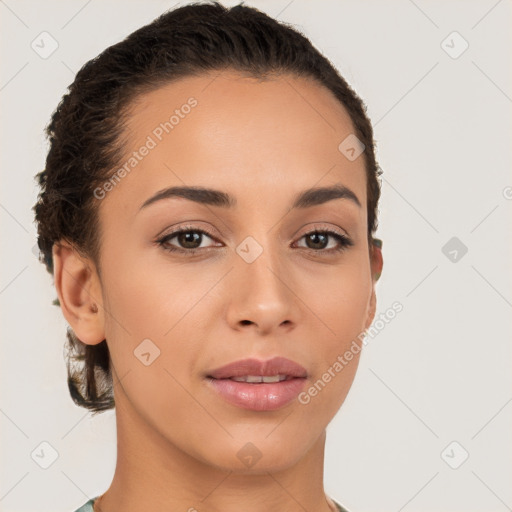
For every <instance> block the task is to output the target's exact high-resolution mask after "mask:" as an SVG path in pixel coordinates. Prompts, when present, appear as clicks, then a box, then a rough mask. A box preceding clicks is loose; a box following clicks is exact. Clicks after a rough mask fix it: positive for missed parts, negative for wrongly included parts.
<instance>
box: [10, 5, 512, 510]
mask: <svg viewBox="0 0 512 512" xmlns="http://www.w3.org/2000/svg"><path fill="white" fill-rule="evenodd" d="M184 3H186V2H182V4H184ZM236 3H238V1H233V2H232V1H229V2H228V1H226V2H224V4H225V5H235V4H236ZM247 3H248V4H249V5H253V6H255V7H258V8H259V9H261V10H263V11H266V12H267V13H269V14H270V15H272V16H274V17H278V19H280V20H282V21H286V22H289V23H292V24H294V25H296V26H297V28H299V29H301V30H302V31H304V32H305V34H306V35H307V36H308V37H310V39H311V40H312V42H313V43H314V44H315V45H316V46H317V47H318V48H319V49H320V50H321V51H322V52H324V53H325V54H326V55H327V56H328V57H329V58H330V59H331V60H332V61H333V62H334V64H335V65H336V66H337V67H338V69H339V70H340V71H341V73H342V74H343V75H344V76H345V77H346V79H347V80H348V81H349V82H350V83H351V84H352V85H353V86H354V87H355V89H356V91H357V92H358V93H359V94H360V95H361V96H362V97H363V99H364V100H365V102H366V103H367V105H368V113H369V115H370V117H371V119H372V122H373V124H374V127H375V133H376V141H377V145H378V159H379V162H380V165H381V167H382V169H383V171H384V174H383V182H382V189H383V197H382V201H381V205H380V227H379V230H378V236H380V237H381V238H382V239H383V240H384V246H383V252H384V262H385V263H384V272H383V275H382V277H381V280H380V281H379V282H378V285H377V293H378V301H379V311H380V312H383V311H385V310H387V309H388V308H389V307H390V306H391V304H392V303H393V302H394V301H399V302H400V303H402V304H403V308H404V309H403V311H402V312H401V313H399V314H398V315H397V316H396V317H395V319H394V320H393V321H391V322H390V323H389V324H387V325H386V326H385V328H384V329H382V330H380V332H379V334H378V335H377V336H376V337H374V338H373V339H371V340H369V342H368V344H367V346H366V347H365V349H364V351H363V355H362V359H361V363H360V367H359V371H358V374H357V376H356V379H355V382H354V385H353V388H352V390H351V391H350V393H349V396H348V398H347V400H346V402H345V404H344V405H343V407H342V408H341V410H340V412H339V413H338V415H337V416H336V418H335V419H334V420H333V422H332V423H331V424H330V425H329V427H328V440H327V451H326V464H325V486H326V492H327V493H328V494H329V495H331V496H332V497H333V498H335V499H337V500H339V501H340V502H341V503H343V504H344V505H345V506H346V507H348V508H349V509H350V510H351V512H358V511H382V512H384V511H386V512H390V511H396V512H399V511H402V510H403V511H405V512H408V511H411V512H412V511H427V510H428V511H449V510H465V511H466V512H473V511H486V512H491V511H496V512H500V511H505V510H512V486H511V485H510V482H512V440H511V432H512V428H511V427H512V403H511V402H512V386H511V382H512V372H511V366H512V358H511V355H512V354H511V352H512V346H511V331H512V328H511V322H510V319H511V307H512V286H511V281H512V272H511V271H510V261H512V258H511V256H512V254H511V253H512V250H511V249H512V247H511V236H510V233H511V220H512V216H511V210H512V176H511V173H510V169H511V168H512V165H511V164H512V161H511V160H512V159H511V150H510V146H511V140H512V139H511V131H512V130H511V124H510V112H511V103H512V99H511V98H512V76H511V75H512V73H511V66H510V62H512V60H511V39H512V36H511V30H510V19H511V11H512V8H511V7H512V4H511V2H510V1H505V0H501V1H496V0H485V1H484V0H482V1H459V2H455V1H435V2H434V1H426V0H423V1H420V0H415V1H412V0H408V1H407V0H397V1H388V2H382V1H377V0H375V1H348V0H346V1H327V0H323V1H317V2H312V1H310V2H307V1H305V0H293V1H291V2H290V0H283V1H281V0H279V1H277V0H276V1H261V0H258V1H257V0H254V1H252V0H251V1H248V2H247ZM174 5H176V4H174V2H172V1H160V0H158V1H157V0H152V1H150V2H147V1H145V2H142V1H137V2H136V1H129V2H128V1H124V2H114V1H112V0H109V1H105V0H102V1H101V2H100V1H99V0H89V1H85V0H81V1H75V0H73V1H67V2H62V1H61V2H56V1H45V2H36V1H15V0H0V23H1V28H0V34H1V40H2V48H1V60H0V62H1V69H0V73H1V75H0V108H1V141H2V150H1V151H0V170H1V173H2V176H1V180H2V187H1V193H0V226H1V233H2V252H1V258H2V260H1V266H0V269H1V274H0V315H1V324H0V325H1V329H2V331H1V336H2V337H1V340H2V344H1V352H2V353H1V358H0V364H1V368H0V376H1V384H2V386H1V402H0V428H1V433H2V441H3V442H2V447H1V450H2V452H1V458H0V460H1V461H2V462H1V477H0V510H1V511H15V512H22V511H23V512H25V511H32V510H38V511H40V512H50V511H51V512H56V511H57V510H62V511H64V512H68V511H69V512H70V511H71V510H75V508H78V506H80V505H82V504H83V503H84V502H85V501H87V499H89V498H90V497H93V496H96V495H98V494H100V493H102V492H103V491H105V490H106V489H107V487H108V486H109V485H110V481H111V478H112V476H113V472H114V467H115V455H116V447H115V415H114V412H113V411H110V412H107V413H104V414H100V415H98V416H96V417H95V418H91V416H90V414H89V413H88V412H87V411H86V410H85V409H81V408H79V407H77V406H75V405H74V404H73V402H72V401H71V398H70V397H69V393H68V390H67V385H66V368H65V363H64V358H63V346H64V342H65V326H66V323H65V320H64V319H63V317H62V314H61V311H60V309H59V308H57V307H55V306H52V305H51V301H52V300H53V299H54V298H55V297H56V293H55V291H54V289H53V283H52V279H51V277H50V276H49V275H48V274H47V273H46V271H45V269H44V267H43V265H41V264H40V263H39V262H38V261H37V259H36V256H35V254H34V252H33V247H34V244H35V226H34V224H33V217H32V211H31V207H32V206H33V204H34V202H35V200H36V193H37V188H36V184H35V181H34V180H33V176H34V175H35V173H36V172H38V171H39V170H41V169H42V168H43V166H44V158H45V154H46V150H47V145H46V142H45V140H44V136H43V129H44V127H45V125H46V123H47V122H48V121H49V118H50V115H51V113H52V111H53V109H54V108H55V107H56V105H57V103H58V102H59V100H60V98H61V96H62V94H63V93H64V91H65V88H66V87H67V85H68V84H69V83H70V82H71V81H72V80H73V77H74V73H76V71H78V69H79V68H80V67H81V66H82V65H83V64H84V63H85V62H86V61H87V60H89V59H90V58H92V57H94V56H95V55H97V54H98V53H99V52H100V51H102V50H103V49H104V48H105V47H107V46H108V45H110V44H113V43H115V42H117V41H119V40H120V39H121V38H123V37H124V36H126V35H128V34H129V33H130V32H132V31H133V30H134V29H136V28H139V27H140V26H142V25H143V24H146V23H148V22H150V21H151V20H152V19H154V18H155V17H156V16H157V15H159V14H161V13H162V12H163V11H164V10H166V9H169V8H171V7H173V6H174ZM43 31H47V32H48V33H49V34H51V37H52V38H53V39H54V40H55V41H57V43H58V48H57V49H56V50H55V52H54V53H53V54H52V55H50V56H47V58H42V57H41V56H40V54H39V53H37V52H36V51H34V49H32V47H31V43H32V42H33V41H35V43H34V44H35V45H36V44H38V45H39V47H40V48H41V49H40V50H39V51H40V52H41V51H42V46H43V43H42V42H41V37H47V38H48V36H40V34H41V32H43ZM454 31H456V32H458V34H460V36H459V35H457V34H455V35H454V34H453V32H454ZM443 41H444V43H443ZM464 41H466V42H467V44H469V47H468V48H467V49H466V50H465V51H464V52H463V53H462V54H460V55H458V54H459V53H460V52H461V50H463V49H464V47H465V42H464ZM51 44H52V42H51V40H50V39H46V40H45V42H44V48H45V49H46V51H48V50H49V49H51ZM452 237H456V238H457V240H455V242H452V243H455V245H454V246H453V247H452V246H451V245H449V246H448V247H447V248H445V249H444V250H443V247H444V246H445V244H447V242H448V241H449V240H450V239H451V238H452ZM462 244H464V246H466V247H467V253H466V254H464V255H463V251H462V250H461V249H462V248H463V246H462ZM454 250H455V251H456V252H453V251H454ZM377 315H379V312H378V313H377ZM454 441H455V442H456V444H451V443H452V442H454ZM42 442H47V443H49V444H50V445H51V446H52V447H53V449H54V450H56V452H58V458H57V459H56V460H55V462H53V464H51V465H50V466H49V467H48V468H47V469H43V468H42V467H40V464H45V460H44V459H45V457H46V458H47V460H46V463H49V462H50V459H48V457H50V456H51V453H52V449H51V448H49V447H48V446H46V445H42V446H41V443H42ZM449 445H450V446H449ZM447 447H448V449H446V448H447ZM445 449H446V450H445ZM34 451H35V453H39V454H41V453H44V454H45V456H44V457H42V456H41V457H40V458H39V459H38V458H37V457H35V456H34V457H32V456H31V454H33V453H34ZM466 453H467V454H468V455H469V457H468V458H467V460H465V461H464V462H463V463H462V464H461V462H462V461H463V459H464V457H465V456H466ZM443 454H444V455H443ZM35 459H37V460H38V462H39V464H38V463H36V461H35ZM450 465H451V466H458V468H457V469H454V468H453V467H450Z"/></svg>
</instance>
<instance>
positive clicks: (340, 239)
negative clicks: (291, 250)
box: [301, 230, 354, 253]
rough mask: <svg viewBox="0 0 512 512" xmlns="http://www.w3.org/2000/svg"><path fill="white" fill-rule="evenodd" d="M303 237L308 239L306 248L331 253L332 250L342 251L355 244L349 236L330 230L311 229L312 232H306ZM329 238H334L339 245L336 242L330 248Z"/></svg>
mask: <svg viewBox="0 0 512 512" xmlns="http://www.w3.org/2000/svg"><path fill="white" fill-rule="evenodd" d="M302 238H303V239H304V240H305V241H306V247H305V249H310V250H312V251H315V252H328V253H329V252H331V251H342V250H344V249H345V248H347V247H349V246H351V245H354V244H353V242H352V240H350V239H349V238H348V237H347V236H345V235H342V234H341V233H337V232H335V231H330V230H324V231H319V230H315V231H311V232H310V233H306V234H305V235H304V236H303V237H302ZM302 238H301V240H302ZM329 239H334V241H335V242H337V246H336V243H335V245H334V247H330V248H328V245H329Z"/></svg>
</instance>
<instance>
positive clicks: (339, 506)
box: [80, 498, 350, 512]
mask: <svg viewBox="0 0 512 512" xmlns="http://www.w3.org/2000/svg"><path fill="white" fill-rule="evenodd" d="M331 500H332V501H333V502H334V504H335V505H336V506H337V507H338V510H339V511H340V512H350V511H349V510H348V509H346V508H345V507H344V506H342V505H340V504H339V503H338V502H337V501H336V500H335V499H334V498H331ZM80 512H81V511H80Z"/></svg>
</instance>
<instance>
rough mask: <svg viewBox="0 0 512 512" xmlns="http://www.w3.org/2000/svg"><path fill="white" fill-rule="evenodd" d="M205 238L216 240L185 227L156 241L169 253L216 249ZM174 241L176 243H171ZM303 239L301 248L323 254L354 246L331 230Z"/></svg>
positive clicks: (316, 230)
mask: <svg viewBox="0 0 512 512" xmlns="http://www.w3.org/2000/svg"><path fill="white" fill-rule="evenodd" d="M205 238H210V239H212V240H215V238H214V236H213V235H212V234H211V233H209V232H208V231H205V230H204V229H199V228H196V227H193V226H183V227H182V228H181V229H178V230H176V231H173V232H172V233H168V234H166V235H164V236H162V237H161V238H159V239H158V240H156V243H157V244H158V245H159V246H161V247H162V248H163V249H164V250H166V251H169V252H173V253H182V254H195V253H197V252H201V251H205V250H209V249H211V248H213V247H215V245H209V246H208V245H207V246H205V245H203V242H204V241H205ZM174 239H175V243H171V242H172V241H173V240H174ZM302 239H304V240H305V241H306V246H299V247H301V248H303V249H306V250H309V251H312V252H314V253H321V254H324V253H328V254H330V253H338V252H340V251H343V250H345V249H346V248H347V247H350V246H352V245H354V243H353V242H352V240H351V239H350V238H349V237H348V236H346V235H344V234H342V233H338V232H337V231H333V230H329V229H315V230H313V231H310V232H309V233H306V234H305V235H303V236H302V237H301V238H300V239H299V240H302ZM329 242H334V247H329V245H330V244H329ZM176 244H177V245H176ZM217 247H219V245H217Z"/></svg>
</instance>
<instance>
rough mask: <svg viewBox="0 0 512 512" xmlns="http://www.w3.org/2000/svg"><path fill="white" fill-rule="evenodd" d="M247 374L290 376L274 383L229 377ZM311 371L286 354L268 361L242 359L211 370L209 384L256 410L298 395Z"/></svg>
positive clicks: (273, 406) (225, 396)
mask: <svg viewBox="0 0 512 512" xmlns="http://www.w3.org/2000/svg"><path fill="white" fill-rule="evenodd" d="M244 375H261V376H275V375H286V376H287V380H283V381H281V382H272V383H264V382H261V383H247V382H237V381H234V380H230V377H242V376H244ZM307 376H308V373H307V371H306V369H305V368H304V367H303V366H301V365H300V364H298V363H296V362H294V361H292V360H290V359H287V358H285V357H274V358H273V359H269V360H267V361H260V360H258V359H243V360H240V361H235V362H233V363H229V364H227V365H225V366H222V367H220V368H217V369H215V370H213V371H210V372H208V374H207V382H208V384H209V386H210V387H211V388H212V389H213V390H214V391H215V392H216V393H218V394H219V395H220V396H221V397H222V398H223V399H224V400H226V401H227V402H229V403H231V404H232V405H235V406H236V407H240V408H242V409H249V410H253V411H273V410H276V409H280V408H282V407H284V406H286V405H288V404H289V403H291V402H292V401H293V400H295V399H296V398H297V395H298V394H299V393H300V392H301V391H302V389H303V388H304V385H305V383H306V379H307Z"/></svg>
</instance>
